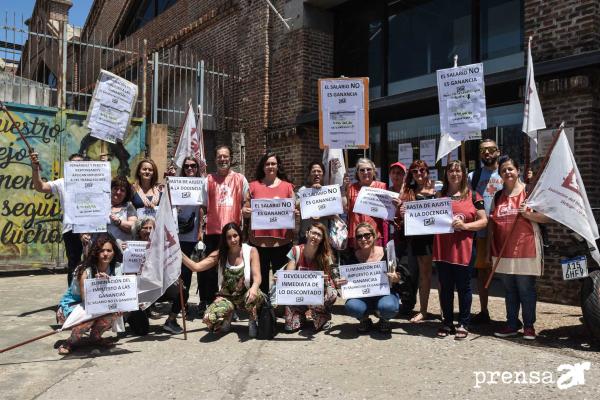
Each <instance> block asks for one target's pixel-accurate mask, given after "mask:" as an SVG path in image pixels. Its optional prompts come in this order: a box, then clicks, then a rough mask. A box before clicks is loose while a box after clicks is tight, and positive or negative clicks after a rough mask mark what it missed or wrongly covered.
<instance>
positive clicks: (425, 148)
mask: <svg viewBox="0 0 600 400" xmlns="http://www.w3.org/2000/svg"><path fill="white" fill-rule="evenodd" d="M419 159H420V160H423V161H425V162H426V163H427V165H428V166H429V167H433V166H434V165H435V139H427V140H421V142H420V143H419Z"/></svg>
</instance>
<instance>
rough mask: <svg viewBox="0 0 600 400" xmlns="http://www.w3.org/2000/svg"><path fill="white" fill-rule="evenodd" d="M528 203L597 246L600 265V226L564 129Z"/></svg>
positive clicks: (595, 249)
mask: <svg viewBox="0 0 600 400" xmlns="http://www.w3.org/2000/svg"><path fill="white" fill-rule="evenodd" d="M527 205H528V206H529V207H531V208H532V209H534V210H535V211H537V212H540V213H542V214H544V215H546V216H547V217H550V218H552V219H553V220H555V221H556V222H559V223H561V224H563V225H565V226H566V227H568V228H570V229H572V230H573V231H575V232H577V233H578V234H580V235H581V236H583V237H584V238H585V239H586V240H587V241H588V243H589V245H590V248H592V247H593V248H594V251H592V256H593V257H594V259H595V260H596V262H598V263H599V264H600V254H599V253H598V249H597V247H596V239H598V238H599V237H600V236H599V235H598V225H597V224H596V220H595V219H594V214H593V213H592V208H591V207H590V202H589V201H588V197H587V194H586V192H585V187H584V186H583V181H582V180H581V175H579V170H578V169H577V164H576V163H575V157H573V153H571V148H570V147H569V141H568V140H567V135H565V132H564V130H561V131H560V137H559V138H558V140H557V142H556V145H555V146H554V149H553V150H552V154H551V155H550V158H549V159H548V164H546V168H545V169H544V171H543V172H542V175H541V176H540V179H539V181H538V182H537V184H536V185H535V188H533V191H532V192H531V194H530V195H529V198H528V200H527Z"/></svg>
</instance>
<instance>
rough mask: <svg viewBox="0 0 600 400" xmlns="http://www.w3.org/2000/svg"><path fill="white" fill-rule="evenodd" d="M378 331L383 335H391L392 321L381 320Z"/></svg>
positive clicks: (378, 323)
mask: <svg viewBox="0 0 600 400" xmlns="http://www.w3.org/2000/svg"><path fill="white" fill-rule="evenodd" d="M377 330H378V331H379V332H381V333H390V332H391V331H392V326H391V325H390V321H388V320H387V319H383V318H380V319H379V322H377Z"/></svg>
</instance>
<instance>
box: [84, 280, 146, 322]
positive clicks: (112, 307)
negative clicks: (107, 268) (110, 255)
mask: <svg viewBox="0 0 600 400" xmlns="http://www.w3.org/2000/svg"><path fill="white" fill-rule="evenodd" d="M84 286H85V311H86V312H87V313H88V314H93V315H98V314H109V313H115V312H125V311H135V310H137V309H138V308H139V303H138V293H137V277H136V276H134V275H122V276H111V277H110V278H109V279H100V278H93V279H86V280H85V282H84Z"/></svg>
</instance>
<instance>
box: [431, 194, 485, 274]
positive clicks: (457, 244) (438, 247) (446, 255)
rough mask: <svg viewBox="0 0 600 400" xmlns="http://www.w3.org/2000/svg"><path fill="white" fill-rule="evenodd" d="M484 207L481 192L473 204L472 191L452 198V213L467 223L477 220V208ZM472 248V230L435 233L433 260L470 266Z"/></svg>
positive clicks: (476, 195) (481, 208)
mask: <svg viewBox="0 0 600 400" xmlns="http://www.w3.org/2000/svg"><path fill="white" fill-rule="evenodd" d="M483 209H484V205H483V198H482V197H481V195H480V194H479V193H475V204H473V195H472V192H471V191H469V193H468V195H467V196H466V197H465V198H464V199H458V200H454V199H453V200H452V214H453V215H454V217H459V218H462V220H463V221H464V222H465V223H469V222H473V221H475V220H476V219H477V210H483ZM472 250H473V232H472V231H455V232H454V233H445V234H437V235H434V238H433V261H442V262H447V263H449V264H455V265H464V266H468V265H469V263H470V262H471V253H472Z"/></svg>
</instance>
